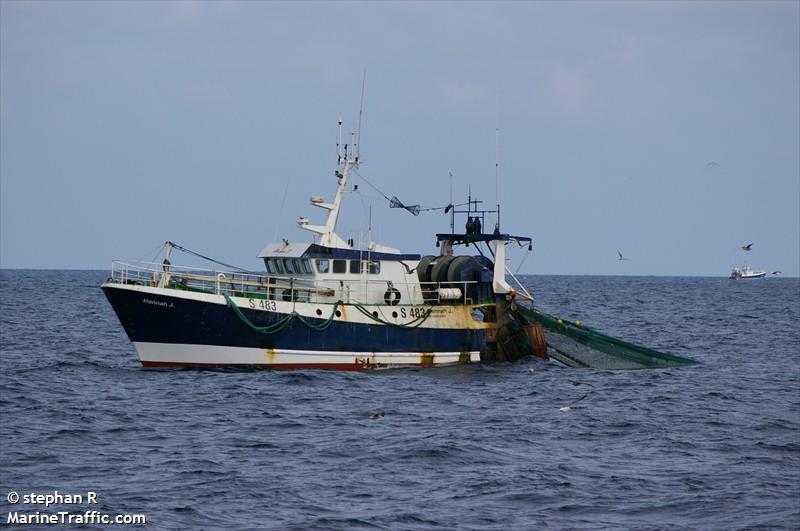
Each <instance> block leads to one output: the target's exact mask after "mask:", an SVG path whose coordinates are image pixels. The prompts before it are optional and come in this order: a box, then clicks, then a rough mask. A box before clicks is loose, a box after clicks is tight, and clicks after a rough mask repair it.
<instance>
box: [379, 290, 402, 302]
mask: <svg viewBox="0 0 800 531" xmlns="http://www.w3.org/2000/svg"><path fill="white" fill-rule="evenodd" d="M383 300H384V302H386V304H388V305H390V306H397V305H398V304H400V290H399V289H397V288H389V289H387V290H386V293H384V294H383Z"/></svg>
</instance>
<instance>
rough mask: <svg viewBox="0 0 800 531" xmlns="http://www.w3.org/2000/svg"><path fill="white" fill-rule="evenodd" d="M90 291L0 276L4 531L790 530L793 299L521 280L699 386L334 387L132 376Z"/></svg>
mask: <svg viewBox="0 0 800 531" xmlns="http://www.w3.org/2000/svg"><path fill="white" fill-rule="evenodd" d="M107 275H108V273H107V272H99V271H9V270H4V271H0V319H2V327H1V328H0V434H1V438H0V442H2V456H1V457H0V511H1V512H0V520H2V524H3V525H4V524H6V523H8V519H9V518H13V515H14V514H17V516H16V518H19V514H23V515H29V516H30V515H32V514H35V513H37V512H38V513H39V515H40V518H41V517H42V516H41V515H49V514H58V513H59V512H61V513H64V514H65V515H68V514H71V515H73V516H74V515H82V517H86V518H88V517H89V516H88V515H89V512H90V511H94V512H95V513H97V514H96V515H93V516H91V518H95V519H96V518H99V515H110V516H112V517H114V516H119V515H144V516H145V517H146V519H147V524H146V525H138V526H137V525H128V526H120V525H117V526H116V527H119V528H123V529H128V528H139V527H140V528H148V529H303V530H305V529H503V530H506V529H643V530H645V529H646V530H653V529H665V530H667V529H668V530H674V529H726V530H727V529H798V528H800V330H799V329H798V323H799V322H800V280H798V279H792V278H779V279H775V278H770V279H767V280H748V281H734V280H728V279H725V278H686V277H683V278H665V277H588V276H528V277H524V278H523V279H522V280H523V282H524V283H525V284H526V285H527V286H528V287H529V288H530V289H531V290H532V291H533V292H534V295H535V296H536V298H537V304H538V305H539V306H540V307H541V308H542V309H543V310H544V311H546V312H548V313H551V314H554V315H557V316H559V317H561V318H564V319H569V320H580V321H581V322H582V324H585V325H588V326H590V327H593V328H596V329H598V330H600V331H603V332H606V333H609V334H611V335H614V336H618V337H621V338H623V339H627V340H630V341H633V342H636V343H641V344H644V345H646V346H649V347H652V348H656V349H659V350H663V351H667V352H671V353H673V354H678V355H681V356H689V357H692V358H694V359H696V360H698V361H700V362H701V364H700V365H697V366H692V367H684V368H672V369H657V370H637V371H603V370H591V369H570V368H565V367H560V366H557V365H555V364H553V363H548V362H545V361H541V360H536V359H529V360H524V361H521V362H517V363H500V364H494V365H482V364H473V365H469V366H457V367H451V368H441V369H403V370H388V371H377V372H366V373H345V372H333V371H319V370H304V371H296V372H280V371H269V370H194V369H192V370H174V369H173V370H145V369H142V368H141V366H140V365H139V362H138V361H137V358H136V354H135V352H134V350H133V347H132V346H131V344H130V342H129V341H128V339H127V337H126V336H125V333H124V331H123V330H122V327H121V326H120V324H119V322H118V321H117V319H116V316H115V315H114V313H113V311H112V309H111V307H110V306H109V304H108V303H107V302H106V300H105V298H104V296H103V294H102V292H101V291H100V289H99V285H100V283H101V282H102V281H103V280H105V278H106V277H107ZM376 411H383V413H384V415H383V416H380V415H374V414H371V412H376ZM373 417H374V418H373ZM12 493H13V494H15V495H16V496H19V497H20V499H18V500H17V501H16V503H12V501H13V500H14V498H15V496H12V495H11V494H12ZM89 493H92V494H93V495H94V499H93V501H92V502H89V501H87V499H86V496H87V495H88V494H89ZM32 494H33V495H35V496H51V497H52V498H30V497H28V498H23V496H30V495H32ZM59 495H60V496H62V498H61V499H60V500H59V499H58V498H57V496H59ZM65 495H70V496H72V495H81V496H83V499H81V500H80V501H78V502H75V501H74V500H70V501H65V499H64V498H63V496H65ZM37 499H41V500H45V499H51V500H53V503H51V504H45V503H37V501H36V500H37ZM128 521H130V520H128ZM73 523H75V520H73ZM84 523H88V524H89V525H88V526H87V527H89V528H107V527H108V526H106V525H96V524H97V520H92V521H89V520H85V521H84Z"/></svg>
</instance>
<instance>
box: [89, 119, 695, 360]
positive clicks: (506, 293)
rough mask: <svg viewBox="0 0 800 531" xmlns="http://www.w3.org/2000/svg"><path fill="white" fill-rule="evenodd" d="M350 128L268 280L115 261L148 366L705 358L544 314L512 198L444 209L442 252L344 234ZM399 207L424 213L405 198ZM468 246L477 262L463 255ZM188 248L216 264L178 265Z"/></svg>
mask: <svg viewBox="0 0 800 531" xmlns="http://www.w3.org/2000/svg"><path fill="white" fill-rule="evenodd" d="M359 122H360V120H359ZM341 126H342V122H341V120H340V121H339V142H338V143H337V167H336V170H335V178H336V189H335V191H334V193H333V197H332V199H331V200H330V201H326V200H325V199H324V198H323V197H321V196H313V197H311V198H310V203H311V205H313V206H314V207H317V208H319V209H321V210H323V211H324V212H325V213H326V214H325V219H324V222H322V223H320V224H312V223H311V221H310V220H309V219H307V218H305V217H300V218H299V219H298V220H297V225H298V226H299V227H300V228H301V229H303V230H305V231H307V232H309V233H311V234H312V235H313V238H312V239H311V241H306V242H293V241H289V240H285V239H284V240H282V241H279V242H275V243H271V244H269V245H267V246H266V247H264V248H263V249H262V250H261V252H260V253H259V254H258V257H259V258H260V259H261V260H262V261H263V269H262V270H259V271H249V270H245V269H242V268H236V267H234V266H229V265H228V264H225V263H223V262H219V261H216V260H212V259H210V258H208V257H207V256H204V255H202V254H199V253H196V252H195V251H191V250H189V249H186V248H184V247H183V246H180V245H178V244H175V243H172V242H171V241H167V242H166V243H165V245H164V259H163V260H162V261H160V262H138V261H137V262H134V261H114V262H113V264H112V270H111V276H110V277H109V278H108V280H107V281H106V282H105V283H104V284H103V285H102V286H101V287H102V290H103V292H104V293H105V296H106V297H107V299H108V301H109V302H110V304H111V306H112V308H113V309H114V311H115V312H116V315H117V316H118V318H119V320H120V322H121V324H122V326H123V328H124V330H125V332H126V333H127V335H128V337H129V339H130V340H131V342H132V343H133V346H134V348H135V350H136V353H137V354H138V357H139V360H140V362H141V364H142V365H143V366H145V367H175V366H193V367H221V366H226V367H227V366H234V367H266V368H280V369H299V368H323V369H342V370H365V369H378V368H390V367H434V366H442V365H453V364H462V363H476V362H492V361H514V360H518V359H520V358H523V357H527V356H538V357H540V358H544V359H554V360H557V361H559V362H561V363H563V364H564V365H569V366H574V367H595V366H599V367H605V368H639V367H651V366H671V365H682V364H689V363H694V361H693V360H689V359H686V358H680V357H677V356H672V355H670V354H664V353H660V352H657V351H653V350H650V349H646V348H645V347H638V346H635V345H631V344H628V343H625V342H624V341H621V340H616V339H614V338H610V337H608V336H604V335H602V334H599V333H598V332H595V331H593V330H591V329H589V328H587V327H584V326H581V325H580V324H578V323H570V322H566V321H564V320H562V319H557V318H555V317H552V316H549V315H547V314H544V313H542V312H540V311H538V310H537V309H534V308H533V306H532V302H533V297H532V295H531V294H530V293H529V292H528V291H527V290H526V289H525V287H524V286H523V285H522V284H520V283H519V282H517V288H516V289H515V288H512V286H511V285H510V284H509V281H508V279H507V274H508V275H509V277H510V278H511V279H513V280H514V281H516V279H515V278H514V276H513V274H511V273H510V271H508V270H507V268H506V248H507V247H508V246H522V247H527V248H528V250H529V251H530V250H531V245H532V243H531V238H530V237H528V236H517V235H512V234H509V233H506V232H503V231H502V230H501V228H500V205H499V202H498V203H497V204H496V207H495V209H493V210H484V209H482V202H481V201H478V200H476V199H473V197H472V196H471V194H470V196H469V197H468V198H467V201H465V202H463V203H460V204H457V205H454V204H453V202H452V198H451V201H450V203H449V204H448V205H447V206H446V207H442V209H443V210H444V211H445V213H449V214H450V231H449V232H443V233H438V234H436V248H437V250H438V252H437V254H435V255H434V254H429V255H423V254H421V253H420V254H416V253H407V252H402V251H400V250H399V249H396V248H393V247H389V246H386V245H383V244H379V243H377V242H374V241H372V238H371V231H370V232H369V233H368V235H367V236H368V237H367V238H361V239H359V241H358V242H356V241H354V239H353V238H348V239H345V238H343V237H341V236H340V235H339V233H337V230H336V229H337V221H338V219H339V216H340V213H341V211H342V208H343V196H344V194H345V192H346V191H348V188H347V186H348V180H349V178H350V176H351V174H353V173H354V172H355V171H356V170H357V169H358V168H359V164H360V162H359V149H358V141H359V136H360V126H359V130H358V131H357V132H356V133H351V135H350V142H349V143H347V144H342V140H341V135H342V133H341ZM357 175H358V174H357ZM387 199H388V197H387ZM390 206H393V207H402V208H406V209H407V210H409V211H410V212H411V213H419V207H418V206H413V207H407V206H405V205H403V204H402V203H401V202H400V201H399V200H397V198H396V197H395V198H392V199H391V200H390ZM492 217H494V220H493V221H494V226H493V228H492V229H491V230H489V231H485V230H484V228H485V227H487V222H491V221H492V219H491V218H492ZM457 226H459V227H461V226H463V231H462V230H460V229H459V230H456V227H457ZM460 248H463V249H469V250H471V251H472V253H476V252H477V254H470V253H467V254H457V253H456V250H457V249H460ZM176 251H180V252H184V253H189V254H193V255H195V256H197V257H200V258H203V259H205V260H208V261H210V262H212V263H213V264H214V266H213V267H208V268H190V267H183V266H178V265H176V264H173V261H174V259H175V257H174V255H173V253H174V252H176ZM218 266H223V268H222V269H220V268H219V267H218Z"/></svg>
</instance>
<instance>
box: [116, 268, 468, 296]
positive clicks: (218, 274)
mask: <svg viewBox="0 0 800 531" xmlns="http://www.w3.org/2000/svg"><path fill="white" fill-rule="evenodd" d="M332 277H333V278H324V279H320V278H314V277H311V276H308V277H306V278H303V277H292V276H286V275H269V274H267V273H266V272H264V273H263V274H262V273H256V272H243V271H220V270H210V269H202V268H193V267H186V266H176V265H171V264H170V265H164V264H163V263H157V262H132V261H123V260H115V261H114V262H112V265H111V279H110V280H111V281H112V282H117V283H120V284H136V285H143V286H151V287H161V288H169V289H178V290H185V291H195V292H203V293H211V294H218V295H221V294H226V295H228V296H232V297H247V298H256V299H267V300H284V301H296V302H319V303H333V302H336V301H338V300H341V301H343V302H345V303H348V304H392V303H394V301H395V300H396V301H397V302H396V303H395V304H417V305H418V304H471V303H473V300H472V298H470V297H468V295H469V294H471V293H473V292H474V291H475V290H474V289H469V288H470V287H472V286H470V285H473V286H474V285H475V284H477V283H476V282H474V281H461V282H424V283H420V282H413V281H412V282H397V281H391V282H390V281H388V280H386V279H384V280H377V279H374V278H365V277H366V275H361V278H359V279H353V278H349V279H344V278H343V279H337V278H335V276H334V275H332ZM398 295H399V296H398ZM387 301H388V302H387Z"/></svg>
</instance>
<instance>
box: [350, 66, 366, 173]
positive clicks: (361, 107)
mask: <svg viewBox="0 0 800 531" xmlns="http://www.w3.org/2000/svg"><path fill="white" fill-rule="evenodd" d="M366 86H367V69H366V68H365V69H364V77H363V78H362V80H361V104H360V105H359V107H358V129H357V130H356V145H355V149H354V150H353V151H354V152H355V156H356V164H358V155H359V153H360V152H361V116H362V115H363V114H364V89H365V88H366Z"/></svg>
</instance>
